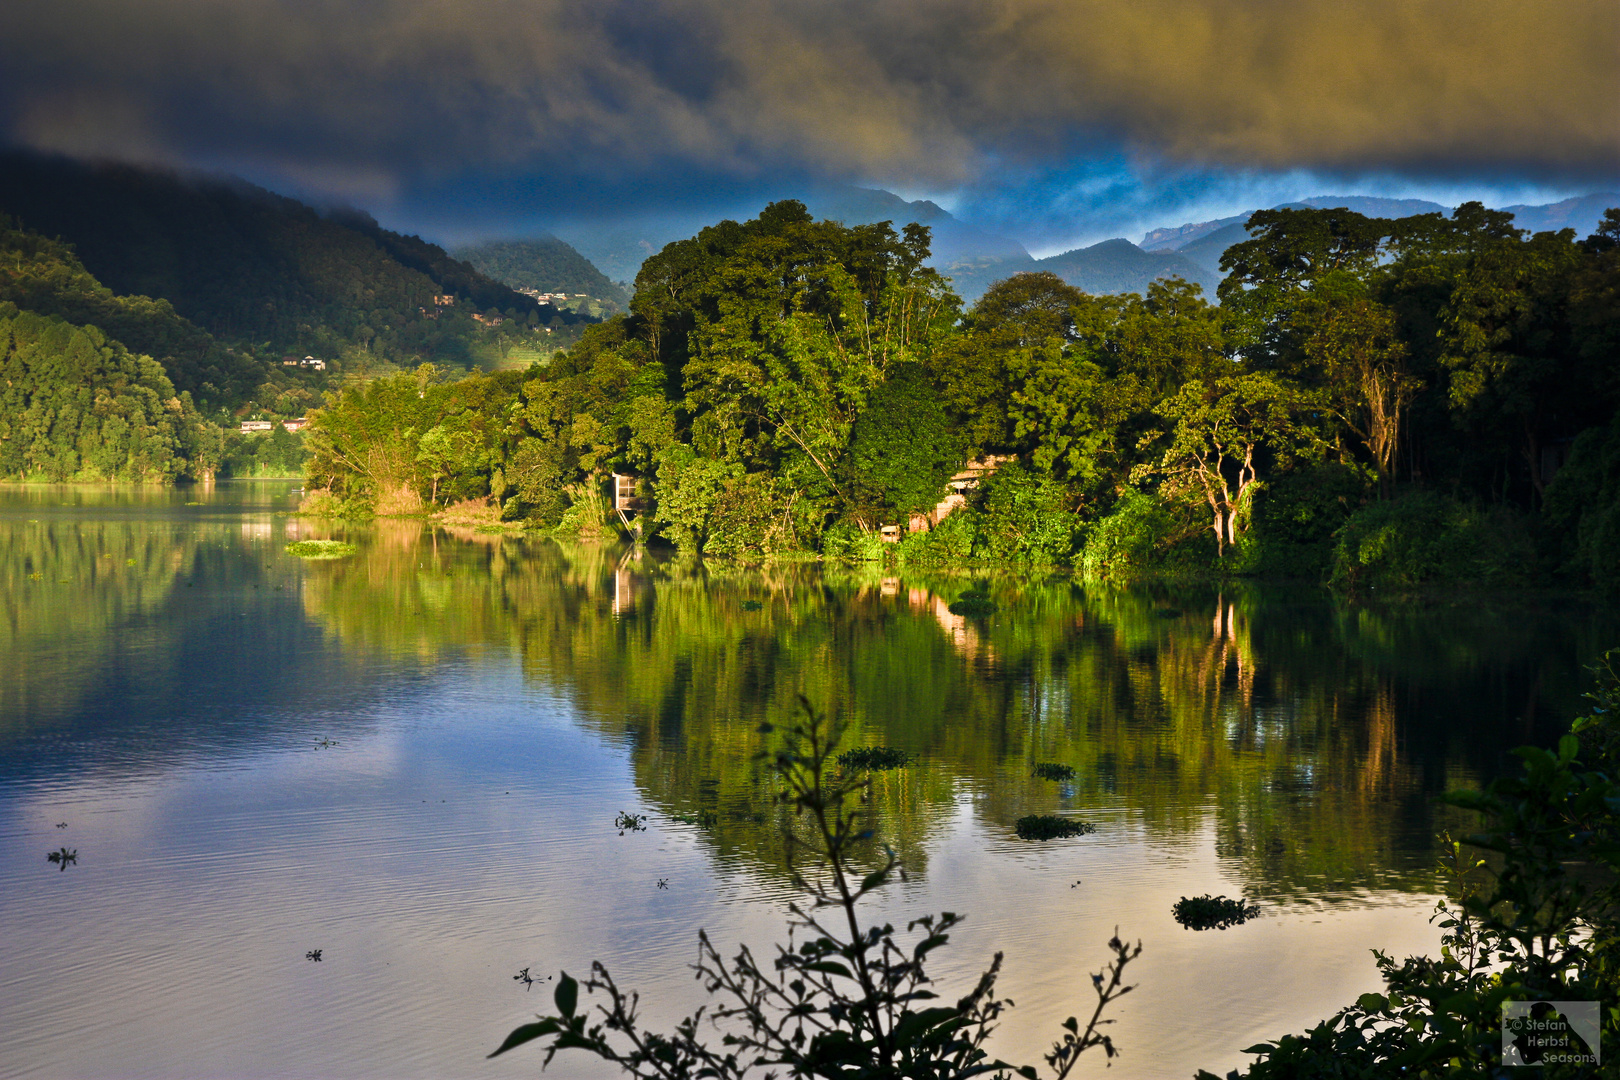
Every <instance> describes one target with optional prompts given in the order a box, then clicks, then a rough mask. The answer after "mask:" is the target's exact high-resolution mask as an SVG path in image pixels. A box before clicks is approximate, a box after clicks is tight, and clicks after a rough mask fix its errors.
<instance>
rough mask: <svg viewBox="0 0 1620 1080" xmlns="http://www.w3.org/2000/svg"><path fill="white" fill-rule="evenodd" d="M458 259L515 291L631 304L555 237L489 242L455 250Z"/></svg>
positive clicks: (571, 248) (576, 252) (613, 303)
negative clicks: (586, 297) (534, 291)
mask: <svg viewBox="0 0 1620 1080" xmlns="http://www.w3.org/2000/svg"><path fill="white" fill-rule="evenodd" d="M454 254H455V255H456V257H457V258H459V259H462V260H464V261H466V262H467V264H468V265H470V266H472V267H474V268H475V269H477V270H478V271H480V272H481V273H483V274H485V275H487V276H489V277H491V278H494V279H495V280H496V281H499V282H501V283H502V284H504V285H509V286H511V287H512V288H514V289H534V290H536V291H537V292H543V293H557V292H563V293H568V294H569V295H570V296H572V295H575V294H579V293H583V294H584V295H586V296H589V297H593V298H595V299H598V300H603V301H607V302H608V303H610V304H612V305H613V306H614V307H616V308H618V309H619V310H624V309H625V308H627V307H628V306H629V304H630V297H629V296H628V295H626V294H625V291H624V290H623V289H621V288H619V286H618V285H617V284H615V283H614V282H613V281H612V280H610V279H609V278H608V276H607V275H606V274H604V273H602V271H600V270H598V269H597V268H596V266H595V265H594V264H592V263H591V261H590V260H589V259H587V258H586V257H585V256H584V255H581V254H580V253H579V252H578V251H576V250H575V249H574V248H573V247H572V246H571V245H570V244H568V243H567V242H566V241H564V240H560V239H558V238H557V237H555V236H535V237H530V238H528V239H525V240H491V241H488V242H486V243H482V244H475V245H473V246H471V247H464V248H457V249H456V251H455V253H454Z"/></svg>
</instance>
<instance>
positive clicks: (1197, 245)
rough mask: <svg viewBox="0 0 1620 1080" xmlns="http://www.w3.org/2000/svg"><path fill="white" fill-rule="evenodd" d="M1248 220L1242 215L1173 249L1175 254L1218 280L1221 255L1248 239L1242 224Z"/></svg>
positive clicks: (1247, 231) (1247, 232)
mask: <svg viewBox="0 0 1620 1080" xmlns="http://www.w3.org/2000/svg"><path fill="white" fill-rule="evenodd" d="M1248 220H1249V215H1248V214H1244V215H1243V216H1242V217H1241V218H1239V219H1238V220H1236V221H1234V222H1232V223H1231V224H1229V225H1223V226H1221V227H1220V228H1219V229H1216V230H1215V231H1214V232H1212V233H1206V234H1204V235H1203V236H1200V237H1199V238H1198V239H1196V240H1194V241H1193V242H1192V243H1190V244H1187V245H1185V246H1183V247H1179V248H1176V249H1175V253H1176V254H1177V255H1180V256H1181V257H1182V258H1183V259H1186V260H1187V261H1188V262H1191V263H1195V264H1197V265H1198V266H1199V267H1201V268H1202V269H1203V270H1204V271H1205V272H1206V273H1210V274H1214V275H1215V276H1216V279H1217V280H1219V279H1220V274H1221V255H1222V254H1223V253H1224V252H1225V251H1226V249H1227V248H1229V247H1231V246H1232V245H1233V244H1240V243H1242V242H1243V241H1245V240H1247V239H1248V238H1249V230H1247V229H1245V228H1244V227H1243V223H1244V222H1245V221H1248Z"/></svg>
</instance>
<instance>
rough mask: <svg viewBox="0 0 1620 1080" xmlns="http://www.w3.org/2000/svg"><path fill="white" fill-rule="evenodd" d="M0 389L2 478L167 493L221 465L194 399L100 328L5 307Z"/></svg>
mask: <svg viewBox="0 0 1620 1080" xmlns="http://www.w3.org/2000/svg"><path fill="white" fill-rule="evenodd" d="M0 380H3V385H0V477H5V478H15V479H26V480H53V481H63V480H130V481H140V482H146V483H169V482H172V481H174V480H176V479H177V478H179V477H181V476H191V477H203V476H212V475H213V472H214V469H215V468H217V466H218V465H219V462H220V460H221V457H222V453H223V440H222V433H221V431H220V429H219V428H218V427H216V426H214V425H212V424H210V423H208V422H207V421H206V420H204V419H203V417H202V416H200V415H199V414H198V413H197V410H196V409H195V408H194V407H193V406H192V403H191V398H190V396H189V395H186V394H179V393H176V391H175V389H174V384H173V383H171V382H170V381H169V379H168V377H167V376H166V375H164V373H163V368H162V367H161V366H160V365H159V364H158V363H157V362H156V361H154V360H152V359H151V358H149V357H145V356H137V355H135V354H132V353H131V352H130V351H129V350H128V349H126V348H124V346H123V345H121V344H119V343H118V342H116V341H113V340H110V339H109V338H108V337H107V336H106V335H105V334H103V333H102V332H101V331H100V330H98V329H96V328H95V327H93V326H75V325H74V324H72V323H70V322H66V321H64V320H62V319H60V318H57V317H54V316H43V315H36V314H33V313H31V312H23V311H19V310H18V309H17V305H15V304H13V303H11V302H10V301H0Z"/></svg>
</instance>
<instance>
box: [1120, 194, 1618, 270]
mask: <svg viewBox="0 0 1620 1080" xmlns="http://www.w3.org/2000/svg"><path fill="white" fill-rule="evenodd" d="M1611 206H1620V195H1617V194H1615V193H1613V192H1598V193H1594V194H1591V195H1577V196H1574V197H1572V198H1568V199H1562V200H1560V201H1558V202H1554V203H1546V204H1543V205H1539V206H1531V205H1526V204H1518V205H1514V206H1503V207H1497V208H1496V209H1500V210H1505V211H1506V212H1508V213H1510V214H1512V215H1513V223H1514V224H1515V225H1517V226H1518V227H1519V228H1521V229H1528V230H1529V231H1530V232H1549V231H1557V230H1558V229H1574V230H1575V233H1576V235H1577V236H1582V237H1584V236H1587V235H1589V234H1590V233H1591V232H1592V231H1593V230H1594V229H1596V228H1597V225H1598V222H1599V221H1600V220H1601V219H1602V217H1603V211H1604V210H1606V209H1608V208H1609V207H1611ZM1272 209H1275V210H1304V209H1317V210H1350V211H1353V212H1355V213H1357V214H1364V215H1366V216H1367V217H1382V218H1399V217H1412V216H1414V215H1416V214H1436V213H1438V214H1445V215H1446V216H1448V217H1449V216H1450V215H1451V214H1452V212H1453V211H1454V210H1455V209H1456V208H1455V207H1448V206H1442V205H1441V204H1439V203H1436V202H1428V201H1427V200H1424V199H1381V198H1376V197H1373V196H1368V195H1317V196H1314V197H1312V198H1309V199H1301V200H1299V201H1297V202H1287V203H1279V204H1278V205H1277V206H1275V207H1272ZM1254 213H1255V211H1254V210H1250V211H1247V212H1245V213H1242V214H1235V215H1233V216H1232V217H1226V218H1217V219H1215V220H1214V221H1201V222H1191V223H1188V224H1185V225H1177V226H1174V227H1169V228H1159V229H1150V230H1149V231H1148V232H1147V234H1146V235H1145V236H1143V237H1142V245H1141V247H1142V250H1144V251H1169V252H1176V253H1178V254H1180V255H1182V256H1184V257H1185V258H1186V259H1188V260H1189V261H1190V262H1193V263H1196V264H1197V265H1198V266H1200V267H1202V268H1203V269H1205V270H1207V271H1209V272H1211V273H1214V274H1217V275H1218V274H1219V273H1220V264H1221V256H1222V255H1223V254H1225V252H1226V249H1227V248H1229V247H1231V246H1232V245H1233V244H1238V243H1242V242H1243V241H1244V240H1247V239H1248V236H1249V234H1248V230H1247V229H1245V228H1244V227H1243V223H1244V222H1246V221H1248V220H1249V218H1250V217H1251V216H1252V215H1253V214H1254ZM1189 280H1190V279H1189Z"/></svg>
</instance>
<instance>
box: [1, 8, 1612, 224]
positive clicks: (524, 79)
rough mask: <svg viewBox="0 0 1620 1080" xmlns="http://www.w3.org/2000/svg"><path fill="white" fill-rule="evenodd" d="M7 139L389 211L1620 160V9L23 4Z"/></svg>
mask: <svg viewBox="0 0 1620 1080" xmlns="http://www.w3.org/2000/svg"><path fill="white" fill-rule="evenodd" d="M7 8H8V11H7V15H6V19H5V28H4V33H3V35H0V125H3V127H0V134H3V135H4V136H5V137H6V138H9V139H10V140H11V141H13V142H19V143H22V144H25V145H31V146H35V147H39V148H43V149H51V150H61V151H66V152H69V153H75V154H104V155H110V156H120V157H136V158H144V159H155V160H166V161H171V162H177V163H190V164H210V165H216V166H220V167H226V168H232V169H237V170H242V171H248V172H250V173H256V174H258V175H278V176H281V177H283V178H285V179H287V180H288V181H291V182H293V183H295V184H297V185H300V186H303V187H304V188H305V189H306V190H314V191H327V192H330V193H333V194H336V195H343V196H347V197H350V198H361V199H376V198H386V197H389V196H391V195H393V194H396V193H398V192H400V191H402V190H411V189H423V188H433V187H436V186H440V185H446V184H451V183H453V181H454V178H455V177H458V176H464V175H486V176H501V175H506V176H527V177H535V178H538V179H539V180H540V181H541V182H544V181H546V180H548V179H550V180H553V181H555V182H556V183H557V184H559V185H560V186H561V187H563V188H574V189H579V188H583V187H587V186H588V185H589V183H590V181H591V180H592V178H597V177H610V178H612V179H613V180H614V182H615V184H616V185H619V186H620V187H623V188H625V189H626V190H627V191H630V192H632V193H640V192H644V191H645V189H646V188H647V187H649V186H652V187H656V186H657V184H658V183H659V180H660V178H661V177H667V176H669V175H670V174H671V173H672V172H673V171H674V170H679V169H683V168H690V169H693V170H694V171H695V174H697V175H707V176H712V177H715V178H727V180H726V182H728V183H733V184H742V185H747V184H755V183H757V184H760V185H762V186H769V181H770V177H772V176H781V175H784V174H788V173H804V174H809V175H811V176H823V177H860V178H865V179H869V180H875V181H879V182H890V183H896V184H902V183H904V184H910V185H912V186H914V187H915V186H930V185H931V186H933V187H935V188H936V189H944V188H948V187H953V186H959V185H964V184H966V185H971V184H973V183H974V181H975V180H976V179H982V178H983V177H985V176H986V175H987V174H991V173H994V172H996V171H998V170H1013V171H1017V170H1029V169H1036V170H1038V169H1040V168H1042V167H1043V164H1042V163H1051V162H1061V161H1066V160H1072V159H1074V158H1075V157H1077V156H1081V155H1088V154H1096V153H1101V154H1103V155H1105V156H1106V155H1109V154H1114V155H1120V154H1123V155H1126V156H1128V157H1131V158H1133V159H1135V160H1140V161H1150V162H1169V163H1172V164H1175V163H1179V164H1182V165H1187V166H1197V167H1216V168H1227V167H1232V168H1240V169H1262V170H1288V169H1296V168H1302V169H1324V170H1331V171H1339V172H1354V171H1356V170H1367V171H1382V172H1391V171H1393V172H1402V173H1409V174H1424V173H1430V172H1434V173H1448V174H1452V173H1456V172H1458V171H1459V170H1467V169H1483V170H1488V171H1493V172H1506V173H1518V174H1523V175H1541V176H1554V177H1564V178H1570V179H1575V178H1584V177H1596V176H1603V175H1612V173H1613V172H1614V171H1615V170H1616V169H1617V168H1620V74H1617V73H1620V63H1617V57H1620V14H1617V12H1620V8H1617V6H1616V5H1615V4H1614V3H1613V0H1557V2H1552V0H1542V2H1539V3H1538V2H1534V0H1529V2H1527V0H1376V2H1375V0H1286V2H1284V0H1000V2H986V0H974V2H966V0H820V2H812V0H633V2H632V0H624V2H615V0H146V2H142V3H134V2H129V0H12V2H11V3H10V4H8V5H7Z"/></svg>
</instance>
